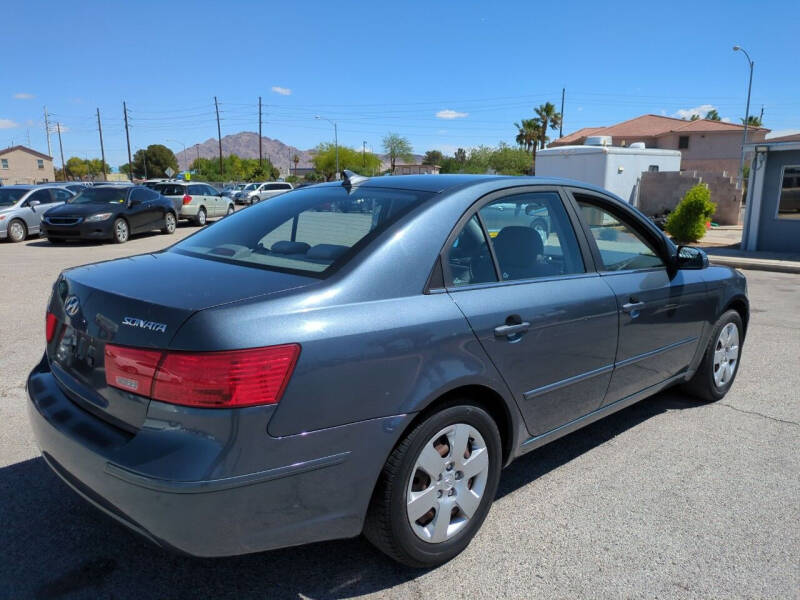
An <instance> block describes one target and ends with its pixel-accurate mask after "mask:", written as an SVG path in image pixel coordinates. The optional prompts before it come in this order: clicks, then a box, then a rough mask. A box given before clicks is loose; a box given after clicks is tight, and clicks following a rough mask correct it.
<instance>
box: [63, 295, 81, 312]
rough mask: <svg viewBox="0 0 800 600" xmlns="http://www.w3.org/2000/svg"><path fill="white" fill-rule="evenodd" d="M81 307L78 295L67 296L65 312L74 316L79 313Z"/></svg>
mask: <svg viewBox="0 0 800 600" xmlns="http://www.w3.org/2000/svg"><path fill="white" fill-rule="evenodd" d="M80 309H81V304H80V302H78V297H77V296H70V297H69V298H67V301H66V302H64V312H65V313H67V314H68V315H69V316H70V317H74V316H75V315H77V314H78V311H79V310H80Z"/></svg>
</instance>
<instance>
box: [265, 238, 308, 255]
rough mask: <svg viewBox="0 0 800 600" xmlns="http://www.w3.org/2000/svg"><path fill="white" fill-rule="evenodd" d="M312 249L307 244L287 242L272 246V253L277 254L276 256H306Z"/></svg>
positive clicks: (276, 243)
mask: <svg viewBox="0 0 800 600" xmlns="http://www.w3.org/2000/svg"><path fill="white" fill-rule="evenodd" d="M310 249H311V246H309V245H308V244H306V243H305V242H290V241H288V240H287V241H280V242H275V243H274V244H272V247H271V248H270V252H275V253H276V254H305V253H306V252H308V251H309V250H310Z"/></svg>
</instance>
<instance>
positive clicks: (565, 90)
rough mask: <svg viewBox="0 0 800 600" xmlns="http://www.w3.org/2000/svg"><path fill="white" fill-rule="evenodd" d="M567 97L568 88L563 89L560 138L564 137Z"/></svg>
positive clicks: (559, 128)
mask: <svg viewBox="0 0 800 600" xmlns="http://www.w3.org/2000/svg"><path fill="white" fill-rule="evenodd" d="M566 95H567V88H565V87H562V88H561V122H560V123H559V124H558V137H560V138H562V137H564V96H566Z"/></svg>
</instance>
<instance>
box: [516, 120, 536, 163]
mask: <svg viewBox="0 0 800 600" xmlns="http://www.w3.org/2000/svg"><path fill="white" fill-rule="evenodd" d="M514 127H516V128H517V137H516V138H515V139H516V142H517V144H519V145H520V147H521V148H524V149H525V150H527V151H528V152H530V153H531V167H530V172H531V173H533V170H534V168H535V166H536V146H537V142H538V140H539V138H540V137H541V131H542V122H541V121H540V120H539V119H538V117H533V118H532V119H522V120H520V122H519V123H514Z"/></svg>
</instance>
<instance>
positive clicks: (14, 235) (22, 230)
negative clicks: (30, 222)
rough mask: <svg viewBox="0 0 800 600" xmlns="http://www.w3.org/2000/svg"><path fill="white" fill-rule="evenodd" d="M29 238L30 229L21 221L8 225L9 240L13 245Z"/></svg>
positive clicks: (16, 220)
mask: <svg viewBox="0 0 800 600" xmlns="http://www.w3.org/2000/svg"><path fill="white" fill-rule="evenodd" d="M26 237H28V228H27V227H25V223H23V222H22V221H20V220H19V219H14V220H13V221H11V223H9V224H8V240H9V241H10V242H13V243H17V242H22V241H24V240H25V238H26Z"/></svg>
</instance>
